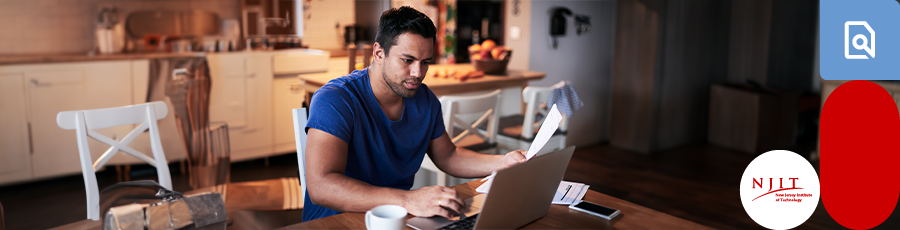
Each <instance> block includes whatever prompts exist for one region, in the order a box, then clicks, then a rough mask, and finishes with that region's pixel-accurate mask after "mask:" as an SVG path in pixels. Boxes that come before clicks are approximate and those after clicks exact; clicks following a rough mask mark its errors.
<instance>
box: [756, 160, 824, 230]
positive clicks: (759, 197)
mask: <svg viewBox="0 0 900 230" xmlns="http://www.w3.org/2000/svg"><path fill="white" fill-rule="evenodd" d="M741 202H742V203H743V205H744V209H745V210H746V211H747V214H749V215H750V218H752V219H753V220H754V221H756V223H758V224H759V225H762V226H763V227H766V228H770V229H789V228H794V227H797V226H798V225H800V224H802V223H803V222H806V220H807V219H809V217H810V216H811V215H812V213H813V211H815V209H816V206H817V205H818V204H819V177H818V175H817V174H816V170H815V169H813V167H812V165H810V164H809V161H807V160H806V158H803V157H802V156H800V155H797V154H796V153H793V152H791V151H785V150H774V151H769V152H766V153H764V154H762V155H759V156H758V157H756V159H754V160H753V162H750V165H748V166H747V169H746V170H744V176H743V177H742V178H741Z"/></svg>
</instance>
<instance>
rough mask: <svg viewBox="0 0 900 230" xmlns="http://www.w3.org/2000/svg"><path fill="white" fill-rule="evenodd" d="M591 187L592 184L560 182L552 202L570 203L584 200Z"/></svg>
mask: <svg viewBox="0 0 900 230" xmlns="http://www.w3.org/2000/svg"><path fill="white" fill-rule="evenodd" d="M589 187H591V186H590V185H586V184H584V183H576V182H570V181H561V182H559V187H558V188H557V189H556V195H554V196H553V202H551V203H552V204H565V205H569V204H572V203H574V202H575V201H578V200H582V199H584V194H586V193H587V189H588V188H589Z"/></svg>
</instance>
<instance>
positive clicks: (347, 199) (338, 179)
mask: <svg viewBox="0 0 900 230" xmlns="http://www.w3.org/2000/svg"><path fill="white" fill-rule="evenodd" d="M306 143H307V146H306V154H305V155H306V165H305V169H306V183H307V186H306V189H307V192H308V193H309V198H310V200H311V201H312V202H313V203H314V204H316V205H319V206H323V207H326V208H329V209H332V210H336V211H342V212H365V211H367V210H370V209H372V208H374V207H376V206H378V205H383V204H395V205H400V206H403V207H405V208H406V209H407V210H408V211H409V212H410V214H413V215H416V216H435V215H439V216H444V217H450V213H449V212H448V211H447V210H445V209H444V208H443V207H441V206H444V207H447V208H451V209H454V210H457V212H460V211H462V208H463V207H462V205H461V204H464V203H463V201H462V200H461V199H459V196H458V195H457V194H456V191H455V190H453V189H449V188H446V187H442V186H430V187H425V188H422V189H417V190H413V191H407V190H401V189H395V188H386V187H378V186H373V185H371V184H368V183H366V182H363V181H360V180H356V179H353V178H350V177H348V176H346V175H344V171H345V169H346V166H347V150H348V146H347V142H344V140H342V139H340V138H338V137H336V136H334V135H331V134H330V133H327V132H324V131H322V130H319V129H315V128H309V131H308V135H307V142H306ZM441 200H442V201H443V202H442V203H440V202H439V201H441Z"/></svg>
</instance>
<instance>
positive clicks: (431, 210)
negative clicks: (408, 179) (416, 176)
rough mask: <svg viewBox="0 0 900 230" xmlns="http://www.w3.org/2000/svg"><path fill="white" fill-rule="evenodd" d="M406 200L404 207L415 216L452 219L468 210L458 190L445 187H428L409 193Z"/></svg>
mask: <svg viewBox="0 0 900 230" xmlns="http://www.w3.org/2000/svg"><path fill="white" fill-rule="evenodd" d="M405 200H406V202H407V203H406V204H405V205H404V206H405V207H406V209H407V210H409V213H410V214H413V215H415V216H442V217H446V218H451V217H454V216H457V215H458V214H459V213H463V212H464V210H466V207H465V206H466V205H465V204H466V203H465V202H464V201H463V200H462V199H460V198H459V194H457V193H456V190H455V189H453V188H448V187H444V186H428V187H424V188H420V189H416V190H412V191H409V193H408V194H407V199H405ZM448 209H449V210H448ZM454 212H455V215H454Z"/></svg>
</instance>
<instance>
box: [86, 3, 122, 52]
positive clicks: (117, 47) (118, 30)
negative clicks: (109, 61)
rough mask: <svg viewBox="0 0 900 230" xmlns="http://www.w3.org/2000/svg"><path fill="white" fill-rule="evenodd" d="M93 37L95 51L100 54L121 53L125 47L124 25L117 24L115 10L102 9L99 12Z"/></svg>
mask: <svg viewBox="0 0 900 230" xmlns="http://www.w3.org/2000/svg"><path fill="white" fill-rule="evenodd" d="M94 35H95V36H96V39H97V51H99V52H100V53H102V54H111V53H119V52H122V49H123V48H124V47H125V24H124V23H120V22H119V16H118V14H117V12H116V8H113V7H104V8H102V9H101V10H100V13H99V14H98V15H97V26H96V29H95V30H94Z"/></svg>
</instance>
